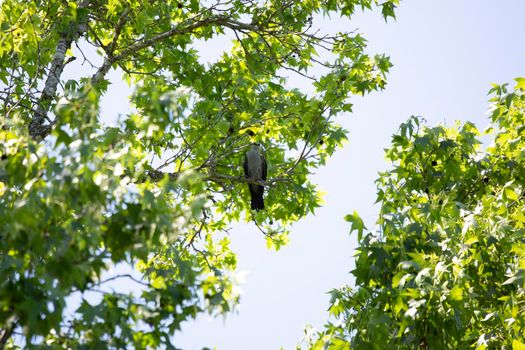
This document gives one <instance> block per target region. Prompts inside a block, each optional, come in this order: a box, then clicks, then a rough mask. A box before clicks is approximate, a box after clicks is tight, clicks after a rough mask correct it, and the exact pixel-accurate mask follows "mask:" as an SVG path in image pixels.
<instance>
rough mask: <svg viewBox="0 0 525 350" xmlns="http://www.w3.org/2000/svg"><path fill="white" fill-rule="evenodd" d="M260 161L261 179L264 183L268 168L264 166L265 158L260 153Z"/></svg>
mask: <svg viewBox="0 0 525 350" xmlns="http://www.w3.org/2000/svg"><path fill="white" fill-rule="evenodd" d="M261 161H262V179H263V180H264V181H266V173H267V171H268V167H267V165H266V157H265V156H264V154H262V153H261Z"/></svg>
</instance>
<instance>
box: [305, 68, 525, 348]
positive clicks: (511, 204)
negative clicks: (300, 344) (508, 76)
mask: <svg viewBox="0 0 525 350" xmlns="http://www.w3.org/2000/svg"><path fill="white" fill-rule="evenodd" d="M517 82H518V84H517V86H516V89H515V91H510V92H509V91H508V88H507V87H506V86H505V85H503V86H494V87H493V89H491V93H492V94H493V95H494V98H493V99H492V102H493V104H492V109H491V110H492V113H491V117H490V118H491V126H490V127H489V128H488V130H487V131H486V133H487V134H488V135H490V137H492V143H491V144H490V145H488V147H487V148H486V149H485V150H481V149H480V144H481V142H480V140H479V138H478V137H479V135H480V133H479V132H478V130H477V129H476V128H475V126H474V125H473V124H472V123H469V122H467V123H463V124H459V123H458V124H457V125H456V126H455V127H445V126H436V127H427V126H424V125H423V123H422V119H420V118H411V119H410V120H409V121H407V122H406V123H404V124H402V125H401V127H400V130H399V132H398V134H396V135H394V136H393V138H392V146H391V148H390V149H388V150H387V151H386V156H387V159H388V160H390V161H391V162H392V163H393V168H392V169H391V170H389V171H386V172H384V173H382V174H380V177H379V179H378V180H377V185H378V193H377V201H378V202H380V203H381V208H380V214H379V218H378V220H377V227H378V230H377V231H375V232H368V233H365V230H366V229H365V227H364V226H363V221H362V220H361V218H360V217H359V216H358V215H357V213H354V214H352V215H348V216H347V217H346V219H347V221H349V222H350V223H351V225H352V230H353V231H354V232H357V235H358V240H359V247H358V249H357V253H356V267H355V269H354V270H353V271H352V275H353V276H354V277H355V284H356V286H355V288H352V287H350V286H344V287H342V288H339V289H335V290H333V291H332V292H331V306H330V313H331V314H332V315H333V316H334V317H335V321H334V322H329V323H327V325H326V328H325V330H324V331H322V332H320V333H317V334H313V335H312V337H311V338H310V339H308V341H307V342H306V343H307V346H308V348H310V349H382V348H383V344H389V348H395V349H468V348H475V349H487V348H489V349H513V350H521V349H525V333H524V331H523V330H524V329H525V215H524V213H525V84H524V82H525V79H522V78H518V79H517Z"/></svg>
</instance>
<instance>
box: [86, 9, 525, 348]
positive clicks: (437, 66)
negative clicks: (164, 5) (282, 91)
mask: <svg viewBox="0 0 525 350" xmlns="http://www.w3.org/2000/svg"><path fill="white" fill-rule="evenodd" d="M524 14H525V1H523V0H500V1H490V0H468V1H467V0H456V1H452V0H439V1H438V0H406V1H403V2H402V3H401V6H400V7H399V9H398V11H397V21H395V22H394V21H389V22H388V23H384V21H383V20H382V18H381V16H380V15H379V14H378V13H377V12H375V13H366V14H359V15H356V16H355V19H354V20H353V21H352V22H351V23H342V22H339V21H336V20H325V21H323V26H327V31H329V30H333V31H346V30H354V29H356V28H359V32H362V33H363V35H364V36H365V37H366V38H367V39H368V41H369V49H368V50H369V52H372V53H386V54H388V55H389V56H390V57H391V60H392V62H393V63H394V67H393V68H392V71H391V73H390V75H389V76H388V82H389V83H388V86H387V88H386V90H385V91H383V92H379V93H373V94H371V95H368V96H365V97H363V98H355V99H354V102H355V106H354V113H353V114H351V115H345V116H343V117H341V118H340V119H339V122H340V123H341V124H343V125H344V126H345V127H346V128H347V129H348V130H350V136H349V137H350V142H349V143H348V144H346V145H345V147H344V149H343V150H341V151H339V152H338V153H337V154H336V155H335V156H334V157H333V159H331V160H330V161H329V162H328V164H327V166H326V167H324V168H323V169H320V170H319V171H318V172H317V174H316V175H315V176H314V177H313V181H314V182H315V183H317V184H318V185H319V188H320V189H321V190H323V191H325V192H326V193H327V194H326V196H325V201H326V205H325V206H324V207H323V208H321V209H319V210H318V211H317V213H316V215H315V216H309V217H307V218H305V219H304V220H301V221H300V222H299V223H297V224H296V225H295V226H294V227H293V230H292V235H291V243H290V245H289V246H287V247H285V248H283V249H282V250H281V251H279V252H277V253H276V252H274V251H269V250H267V249H266V244H265V241H264V238H263V236H262V234H261V233H260V232H259V231H258V230H257V229H255V228H254V227H253V224H245V225H238V226H236V227H235V228H234V229H233V230H232V231H231V239H232V241H233V249H234V250H235V251H236V252H237V254H238V258H239V259H238V260H239V271H249V274H248V275H247V276H246V281H245V284H244V286H243V291H244V293H243V297H242V300H241V305H240V310H239V312H238V313H237V314H231V315H228V316H227V317H226V319H222V318H220V319H210V318H209V317H208V316H202V317H199V319H198V320H197V321H196V322H191V323H187V324H185V325H184V327H183V329H182V332H181V333H178V334H177V335H176V336H175V344H176V346H177V347H179V348H183V349H185V350H196V349H201V348H203V347H206V346H207V347H210V348H213V347H215V346H216V347H217V348H218V349H222V350H247V349H250V350H267V349H278V348H279V347H280V346H283V347H284V348H285V349H292V348H293V347H294V345H295V344H296V343H297V342H298V341H300V339H301V337H302V335H303V327H304V325H305V324H306V323H310V324H312V325H313V326H314V327H317V328H318V327H321V326H322V324H323V323H324V321H325V320H326V319H327V317H328V315H327V312H326V309H327V307H328V300H329V297H328V295H327V294H326V293H327V292H328V291H329V290H330V289H332V288H335V287H338V286H340V285H342V284H345V283H349V284H352V283H353V279H351V278H350V275H349V274H348V271H350V270H351V269H352V268H353V264H354V263H353V258H352V255H353V250H354V248H355V247H356V238H355V236H352V237H349V236H348V229H349V225H348V224H347V223H346V222H344V220H343V216H344V215H345V214H348V213H351V212H352V211H354V210H357V211H358V213H359V214H360V215H361V216H362V217H363V219H364V220H365V222H366V223H367V225H368V226H369V227H373V224H374V221H375V214H376V212H377V208H376V207H374V206H373V203H374V201H375V194H376V187H375V185H374V180H375V179H376V177H377V172H378V171H379V170H382V169H385V168H386V167H387V164H386V162H385V161H384V158H383V149H384V148H386V147H388V145H389V143H390V137H391V135H392V134H393V133H395V132H396V130H397V128H398V126H399V124H400V123H402V122H404V121H405V120H406V119H407V118H408V117H409V116H411V115H421V116H424V117H425V118H426V119H427V120H428V122H429V124H435V123H440V122H445V123H447V124H449V125H451V124H452V123H453V122H454V120H456V119H460V120H470V121H473V122H475V123H476V125H478V127H480V128H481V129H483V128H484V127H485V126H486V125H487V116H486V111H487V109H488V102H487V100H488V96H487V91H488V90H489V89H490V84H491V83H503V82H512V79H513V78H514V77H517V76H525V39H524V38H525V37H524V34H525V18H524ZM205 47H206V50H207V51H205V52H203V58H206V59H213V57H216V56H217V50H220V49H221V46H220V45H213V44H210V43H208V44H207V45H206V46H205ZM84 68H85V67H84ZM110 77H112V78H113V79H118V74H115V72H112V73H111V74H110ZM295 83H296V84H298V83H297V82H295ZM291 84H292V85H293V84H294V82H293V81H292V82H291ZM117 87H118V91H116V90H115V89H110V91H111V92H110V93H109V94H108V95H107V96H106V97H105V100H104V101H105V102H104V105H103V115H105V116H106V117H107V116H116V115H117V114H118V113H126V112H128V111H129V107H128V106H127V105H126V103H125V102H124V101H126V99H127V96H128V95H129V90H128V89H126V88H124V87H121V84H118V86H117ZM113 88H115V86H113ZM115 101H123V102H122V103H121V104H118V103H115Z"/></svg>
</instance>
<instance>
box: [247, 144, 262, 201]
mask: <svg viewBox="0 0 525 350" xmlns="http://www.w3.org/2000/svg"><path fill="white" fill-rule="evenodd" d="M266 171H267V166H266V159H265V158H264V154H263V153H262V151H261V147H260V146H259V144H257V143H252V145H251V147H250V149H249V150H248V152H246V155H245V157H244V174H245V175H246V178H247V179H250V180H257V181H261V180H262V181H266ZM248 188H249V189H250V196H251V208H252V209H253V210H256V211H259V210H262V209H264V199H263V194H264V186H263V185H258V184H252V183H249V184H248Z"/></svg>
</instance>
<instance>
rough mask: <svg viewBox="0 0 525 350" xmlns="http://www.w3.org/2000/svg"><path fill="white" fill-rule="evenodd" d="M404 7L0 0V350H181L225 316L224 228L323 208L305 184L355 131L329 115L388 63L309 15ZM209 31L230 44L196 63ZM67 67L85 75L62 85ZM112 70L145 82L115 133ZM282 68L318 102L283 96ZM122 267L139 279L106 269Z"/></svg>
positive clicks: (281, 237)
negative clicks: (262, 157)
mask: <svg viewBox="0 0 525 350" xmlns="http://www.w3.org/2000/svg"><path fill="white" fill-rule="evenodd" d="M397 2H398V1H397V0H386V1H378V0H346V1H340V0H330V1H317V0H305V1H281V0H278V1H277V0H267V1H264V2H254V1H250V0H231V1H230V0H225V1H221V0H218V1H197V0H177V1H173V0H164V1H137V0H126V1H115V0H79V1H61V0H60V1H59V0H47V1H45V0H33V1H20V0H4V1H2V3H1V5H0V6H1V10H0V28H1V31H0V140H1V141H0V156H1V160H0V238H1V239H0V324H2V328H1V330H0V348H2V347H3V346H5V345H8V346H9V347H14V346H15V345H14V343H13V334H21V335H22V336H23V338H24V341H25V344H26V345H30V344H31V345H32V346H34V347H45V348H57V349H62V348H78V347H89V348H106V347H111V348H124V347H126V346H133V347H134V348H139V349H140V348H158V347H162V348H173V347H174V345H173V344H172V343H171V341H170V336H171V335H172V334H173V332H174V331H175V330H177V329H178V328H179V327H180V324H181V322H183V321H185V320H188V319H191V318H193V317H195V315H196V314H197V313H199V312H203V311H208V312H211V313H223V312H227V311H228V310H230V309H231V308H232V307H233V306H234V305H235V303H236V302H237V301H238V295H237V294H236V291H235V288H234V285H235V281H234V275H233V273H232V271H233V270H234V269H235V265H236V256H235V254H234V253H233V252H231V251H230V249H229V248H228V244H229V239H228V228H229V227H230V225H231V223H232V222H235V221H238V220H241V219H242V218H244V217H245V218H246V219H248V220H252V219H253V220H254V222H256V224H257V225H258V226H260V227H261V231H262V232H263V233H264V234H266V235H267V237H268V242H269V244H270V245H273V246H275V247H276V248H278V247H279V246H280V245H281V244H283V243H285V242H286V227H287V225H288V224H289V223H291V222H294V221H296V220H298V219H299V218H301V217H303V216H304V215H306V214H307V213H309V212H313V211H314V210H315V208H316V207H318V206H319V196H318V194H317V191H316V189H315V186H314V185H313V184H311V183H310V182H309V180H308V175H309V174H310V172H311V171H312V170H313V169H315V168H317V167H319V166H321V165H323V164H324V163H325V161H326V159H327V157H329V156H330V155H331V154H332V153H333V152H334V150H335V149H336V148H337V147H339V146H340V144H341V142H342V141H343V140H344V139H345V131H344V130H343V129H342V128H341V127H340V126H339V125H337V124H336V123H335V122H334V117H335V116H336V115H338V114H340V113H342V112H346V111H350V110H351V104H350V102H349V97H350V96H351V95H354V94H364V93H366V92H369V91H371V90H376V89H380V88H382V87H383V86H384V84H385V80H384V75H385V73H386V72H387V71H388V69H389V67H390V63H389V60H388V58H386V57H385V56H382V55H377V56H369V55H367V54H366V53H365V52H364V49H365V45H366V41H365V39H364V38H363V37H362V36H361V35H359V34H356V33H351V32H350V33H323V32H322V31H321V32H320V31H318V28H317V25H316V21H317V20H318V19H319V18H320V16H322V15H328V14H330V15H336V16H343V17H348V18H350V17H351V16H352V14H353V13H354V11H355V10H356V9H370V8H372V7H373V6H379V7H380V8H381V11H382V14H383V16H384V17H385V18H387V17H392V16H393V10H394V8H395V6H396V4H397ZM213 38H223V39H222V40H229V39H228V38H231V42H232V48H231V50H227V51H226V52H225V53H224V54H222V56H221V57H220V58H219V59H218V60H217V61H216V62H212V63H210V64H203V63H202V62H201V60H200V55H199V51H198V50H197V49H195V47H194V46H195V44H196V43H199V42H205V41H207V40H210V39H213ZM225 38H226V39H225ZM85 50H89V51H96V52H97V54H98V55H99V58H100V60H99V61H100V63H97V62H91V61H89V59H88V58H87V57H85V56H84V53H83V52H84V51H85ZM73 52H79V53H78V54H76V55H77V56H78V57H75V56H74V54H73ZM87 56H89V55H87ZM75 59H79V60H84V62H85V66H84V69H83V70H82V71H78V72H72V74H74V75H75V78H74V79H71V80H68V81H64V79H63V78H62V74H63V72H65V71H67V69H68V66H69V65H70V64H71V62H72V61H74V60H75ZM111 69H120V70H121V71H122V72H124V79H125V80H126V81H127V82H128V83H129V84H131V85H132V86H133V87H134V89H135V90H134V93H133V95H132V96H131V97H130V102H131V103H132V105H133V106H134V108H135V112H133V113H130V114H128V115H125V116H123V117H122V118H120V119H119V122H118V123H117V124H116V125H114V126H108V125H105V124H104V123H103V121H104V118H107V117H110V116H104V115H101V113H100V99H101V96H103V95H104V93H105V92H107V91H108V90H109V89H112V88H113V85H111V83H110V82H109V81H108V80H107V79H106V75H107V73H108V72H109V71H110V70H111ZM290 75H298V76H301V77H302V79H304V81H306V82H309V84H311V86H312V90H313V92H312V93H309V94H307V93H306V92H305V91H301V90H298V89H291V88H289V87H287V84H286V83H287V78H288V77H289V76H290ZM114 103H115V104H118V103H120V101H114ZM254 141H257V142H259V143H262V144H263V145H264V147H265V149H266V158H267V160H268V163H269V170H268V172H269V174H268V177H269V180H268V181H267V182H265V183H264V185H266V186H267V187H268V188H269V190H268V192H267V198H266V203H267V210H265V211H261V212H259V213H257V214H254V213H251V212H250V211H249V209H248V204H247V203H248V202H249V201H248V200H247V190H246V183H247V181H249V180H247V179H245V178H244V177H243V176H242V175H241V174H242V172H241V167H240V164H241V159H242V157H243V155H244V152H245V151H246V149H247V147H248V145H249V144H250V143H251V142H254ZM292 198H293V200H292ZM120 263H124V264H130V265H133V266H135V267H136V268H137V269H138V270H139V271H140V272H141V273H142V275H143V278H142V279H141V278H137V277H136V276H135V275H134V274H116V275H115V274H114V275H111V274H108V273H107V271H108V269H110V268H111V266H119V265H118V264H120ZM139 277H140V276H139ZM122 279H128V280H131V283H135V284H136V285H137V288H136V290H134V291H123V290H120V289H119V281H121V280H122ZM112 289H114V290H112ZM88 296H89V298H88ZM68 298H76V299H77V300H78V301H79V306H78V308H76V309H75V310H74V311H73V312H72V313H71V312H67V311H68V308H67V307H66V306H67V301H68V300H72V299H68Z"/></svg>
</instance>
